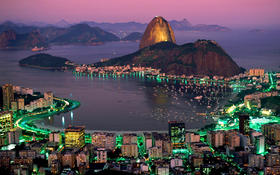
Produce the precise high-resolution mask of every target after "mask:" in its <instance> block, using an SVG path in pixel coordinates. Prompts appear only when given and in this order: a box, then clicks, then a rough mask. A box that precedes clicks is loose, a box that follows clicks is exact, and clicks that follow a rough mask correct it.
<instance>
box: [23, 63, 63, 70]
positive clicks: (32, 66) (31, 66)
mask: <svg viewBox="0 0 280 175" xmlns="http://www.w3.org/2000/svg"><path fill="white" fill-rule="evenodd" d="M19 65H20V66H22V67H30V68H35V69H42V70H62V68H61V67H42V66H36V65H30V64H20V63H19Z"/></svg>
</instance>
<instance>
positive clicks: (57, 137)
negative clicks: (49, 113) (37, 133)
mask: <svg viewBox="0 0 280 175" xmlns="http://www.w3.org/2000/svg"><path fill="white" fill-rule="evenodd" d="M49 142H53V143H57V144H60V143H61V142H62V136H61V134H60V132H52V133H50V134H49Z"/></svg>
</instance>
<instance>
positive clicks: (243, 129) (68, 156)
mask: <svg viewBox="0 0 280 175" xmlns="http://www.w3.org/2000/svg"><path fill="white" fill-rule="evenodd" d="M79 69H81V68H76V70H75V72H74V75H75V74H76V72H78V71H77V70H79ZM117 69H118V70H121V69H120V67H118V68H117ZM104 70H110V71H111V70H112V69H108V68H103V69H101V72H97V75H98V74H104ZM137 70H138V69H137ZM144 70H145V69H144V68H142V69H140V71H142V73H139V72H137V74H141V75H143V76H144V78H149V76H151V75H150V72H149V73H147V72H144ZM147 70H149V69H147ZM125 71H127V67H123V71H121V72H125ZM111 74H112V75H113V73H112V72H111ZM126 74H129V73H126ZM119 76H121V74H119ZM154 76H155V79H157V78H158V79H160V78H159V76H158V75H154ZM160 77H161V79H167V78H165V77H163V75H161V76H160ZM169 78H170V77H169ZM172 78H175V79H176V76H173V77H172ZM180 78H182V77H180ZM208 78H209V77H208ZM209 79H210V80H213V84H215V83H214V80H215V79H216V81H218V80H217V78H215V79H211V78H209ZM206 80H207V77H206V78H205V77H204V78H200V79H199V78H198V77H196V79H195V80H193V79H192V81H190V79H188V80H185V79H184V77H183V78H182V79H181V80H177V81H179V82H181V83H179V85H180V86H182V85H183V86H185V85H189V84H193V85H196V87H197V88H198V87H199V86H210V81H206ZM155 81H156V80H155ZM220 81H221V82H222V81H226V82H227V83H225V84H224V85H223V86H228V87H229V88H230V89H231V90H232V93H234V92H235V91H237V94H239V95H240V94H242V95H241V96H239V99H238V100H235V101H234V104H232V105H230V106H229V105H227V106H224V108H223V109H219V110H217V111H214V112H212V113H209V114H204V115H208V116H209V117H212V118H213V119H214V120H215V123H214V124H211V125H207V126H206V127H204V128H201V129H197V130H186V129H185V123H184V121H169V122H168V123H166V125H168V131H166V132H165V131H162V132H137V133H133V132H93V133H87V132H86V128H85V127H83V126H68V127H67V126H66V127H65V129H64V130H63V132H61V131H52V130H49V129H46V128H37V126H36V125H35V124H34V123H33V122H32V121H33V120H36V119H38V118H41V117H48V116H52V115H54V114H56V113H60V112H65V111H70V110H73V109H75V108H76V107H78V106H79V102H77V101H73V100H70V99H61V98H59V97H55V96H54V94H53V93H52V92H50V91H48V92H44V93H40V92H34V91H33V89H32V88H24V87H20V86H15V85H11V84H5V85H3V86H2V101H3V103H2V109H3V110H2V112H1V115H0V120H1V142H0V143H1V151H0V155H1V156H0V165H1V172H3V173H7V174H9V173H12V174H18V172H20V173H21V174H50V173H51V174H60V173H62V174H69V173H70V174H71V173H72V174H90V173H97V174H98V173H120V174H121V173H123V174H192V173H195V174H217V173H218V174H219V173H226V174H279V173H280V168H279V167H280V155H279V149H280V145H279V143H280V122H279V121H280V118H279V109H269V108H267V107H265V106H264V103H263V100H264V99H269V100H272V101H273V102H275V99H278V98H279V89H280V84H279V81H280V74H279V73H272V72H268V73H267V72H264V70H263V69H251V70H249V71H248V72H246V73H244V74H240V75H238V76H234V77H232V78H227V79H223V78H222V77H220ZM157 82H158V83H161V84H167V83H168V82H166V81H157ZM171 82H172V84H173V83H176V81H174V80H172V81H171ZM182 82H183V84H182ZM168 85H170V84H168ZM216 85H218V83H217V82H216ZM219 86H220V85H219ZM198 98H200V97H198ZM201 98H202V97H201ZM278 100H279V99H278ZM232 103H233V101H232ZM276 105H278V104H276Z"/></svg>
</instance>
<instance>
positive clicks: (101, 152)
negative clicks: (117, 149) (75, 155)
mask: <svg viewBox="0 0 280 175" xmlns="http://www.w3.org/2000/svg"><path fill="white" fill-rule="evenodd" d="M96 154H97V161H96V162H97V163H106V162H107V151H106V149H105V148H98V149H97V151H96Z"/></svg>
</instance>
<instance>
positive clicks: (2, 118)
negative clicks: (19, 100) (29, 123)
mask: <svg viewBox="0 0 280 175" xmlns="http://www.w3.org/2000/svg"><path fill="white" fill-rule="evenodd" d="M13 127H14V124H13V113H12V112H7V111H6V112H0V135H1V134H5V133H6V132H9V131H10V130H11V129H13Z"/></svg>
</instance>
